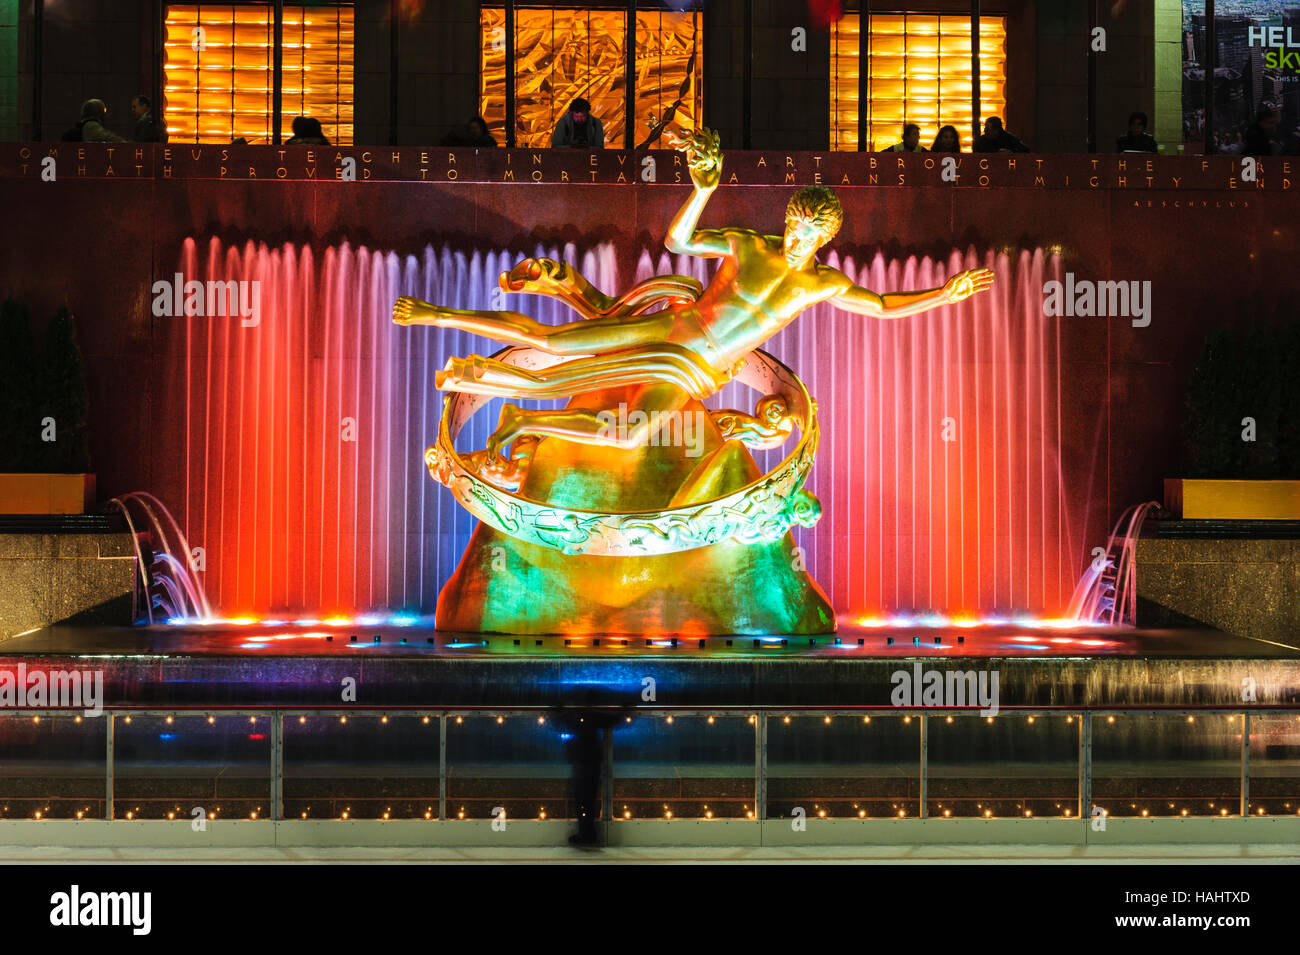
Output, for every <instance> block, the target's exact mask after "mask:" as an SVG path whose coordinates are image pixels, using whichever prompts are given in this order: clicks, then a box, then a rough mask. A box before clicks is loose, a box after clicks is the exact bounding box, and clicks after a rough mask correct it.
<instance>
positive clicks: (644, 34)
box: [479, 7, 704, 149]
mask: <svg viewBox="0 0 1300 955" xmlns="http://www.w3.org/2000/svg"><path fill="white" fill-rule="evenodd" d="M479 23H480V35H481V38H482V44H481V46H482V60H481V63H482V67H481V72H480V74H479V107H480V110H481V113H482V115H483V118H484V119H486V120H487V123H488V129H489V130H490V131H491V133H492V135H493V136H495V137H496V139H497V141H498V143H502V144H504V142H505V129H506V48H505V40H504V36H505V9H504V8H503V7H483V8H482V10H481V11H480V14H479ZM703 43H704V38H703V34H702V32H701V22H700V14H699V13H697V12H685V13H676V12H672V11H667V10H639V11H637V14H636V79H635V86H634V90H635V96H636V105H635V109H636V127H635V128H636V136H637V140H638V141H637V142H636V143H633V144H632V145H633V146H636V145H639V144H640V143H641V142H642V141H644V140H645V138H646V137H647V136H648V135H649V133H650V130H651V127H652V126H653V125H654V124H655V123H656V122H658V121H660V120H661V119H663V117H664V116H665V114H666V113H667V112H668V111H669V110H672V117H671V122H672V124H673V125H675V126H680V127H682V128H684V129H694V128H695V126H696V125H697V124H698V123H699V122H700V121H701V110H702V106H703V98H702V95H701V85H700V84H701V79H702V77H703V74H704V66H703ZM514 83H515V122H516V126H515V138H516V143H517V144H518V145H519V146H521V147H532V146H549V145H550V144H551V134H552V132H553V131H554V129H555V124H556V123H557V122H558V121H559V119H560V117H561V116H563V115H564V113H565V112H566V111H567V110H568V108H569V104H570V103H571V102H573V100H575V99H577V98H578V97H583V98H584V99H586V100H587V101H589V102H590V103H591V111H592V114H593V115H594V116H596V117H597V118H599V119H600V121H601V124H602V125H603V126H604V129H605V146H606V147H607V148H610V149H615V148H618V149H622V148H626V144H625V143H624V138H625V129H624V127H625V121H624V117H625V114H626V108H627V94H626V83H627V15H626V13H625V12H624V11H622V10H585V9H577V8H573V7H569V8H562V7H548V8H544V9H526V8H525V9H516V11H515V74H514Z"/></svg>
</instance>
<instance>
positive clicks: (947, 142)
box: [930, 126, 961, 153]
mask: <svg viewBox="0 0 1300 955" xmlns="http://www.w3.org/2000/svg"><path fill="white" fill-rule="evenodd" d="M930 152H932V153H959V152H961V137H960V136H958V135H957V127H955V126H940V127H939V135H938V136H936V137H934V145H933V146H931V147H930Z"/></svg>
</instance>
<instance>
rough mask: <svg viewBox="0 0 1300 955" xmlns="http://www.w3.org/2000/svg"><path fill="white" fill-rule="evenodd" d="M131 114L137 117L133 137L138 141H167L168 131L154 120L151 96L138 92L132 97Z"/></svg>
mask: <svg viewBox="0 0 1300 955" xmlns="http://www.w3.org/2000/svg"><path fill="white" fill-rule="evenodd" d="M131 115H132V116H134V117H135V131H134V132H133V133H132V134H131V138H132V139H133V140H135V141H136V142H137V143H165V142H167V133H166V132H165V131H164V130H163V129H162V128H161V127H160V126H158V125H157V124H156V123H155V122H154V121H153V104H152V103H150V102H149V97H147V96H145V95H144V94H143V93H137V94H136V95H135V96H133V97H132V98H131Z"/></svg>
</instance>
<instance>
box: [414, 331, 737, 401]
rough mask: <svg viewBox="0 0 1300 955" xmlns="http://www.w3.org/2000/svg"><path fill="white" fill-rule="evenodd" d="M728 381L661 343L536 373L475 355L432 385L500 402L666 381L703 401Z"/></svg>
mask: <svg viewBox="0 0 1300 955" xmlns="http://www.w3.org/2000/svg"><path fill="white" fill-rule="evenodd" d="M730 379H731V373H730V372H718V371H716V370H715V369H713V368H712V367H711V366H709V364H708V363H707V362H705V361H704V359H703V358H701V357H700V356H699V355H697V354H695V353H694V352H692V351H690V350H689V349H686V348H683V347H682V346H680V345H670V344H664V345H659V346H643V347H641V348H636V349H630V350H627V351H620V352H613V353H609V354H603V355H592V356H589V357H584V358H571V359H569V360H567V361H562V362H559V363H558V364H555V365H551V366H550V367H548V368H542V369H538V370H536V371H529V370H527V369H524V368H517V367H515V366H514V365H508V364H506V363H505V362H503V361H498V360H497V359H495V358H483V357H482V356H480V355H470V356H469V357H468V358H457V357H452V358H449V359H448V360H447V365H446V367H445V368H444V369H443V370H442V371H440V372H438V373H437V375H436V376H435V377H434V384H435V385H436V386H437V388H438V389H439V390H441V391H461V392H466V393H469V394H478V395H498V396H500V397H504V398H563V397H565V396H568V395H578V394H583V393H584V392H588V391H598V390H600V389H603V388H615V387H618V386H621V385H640V384H648V383H656V382H667V383H669V384H672V385H675V386H677V387H678V388H681V389H682V390H684V391H686V392H687V393H688V394H690V395H692V396H694V397H696V398H703V397H705V396H707V395H711V394H713V393H714V392H715V391H717V390H718V389H719V388H721V387H722V386H723V385H724V384H726V382H727V381H729V380H730Z"/></svg>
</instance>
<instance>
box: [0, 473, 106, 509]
mask: <svg viewBox="0 0 1300 955" xmlns="http://www.w3.org/2000/svg"><path fill="white" fill-rule="evenodd" d="M94 507H95V475H93V474H0V514H85V513H87V512H88V511H91V510H93V509H94Z"/></svg>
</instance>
